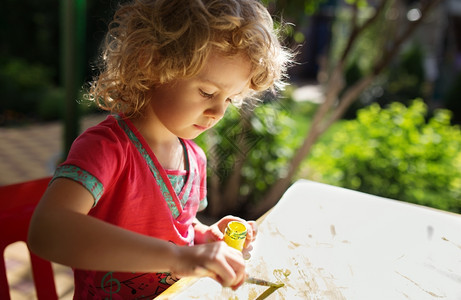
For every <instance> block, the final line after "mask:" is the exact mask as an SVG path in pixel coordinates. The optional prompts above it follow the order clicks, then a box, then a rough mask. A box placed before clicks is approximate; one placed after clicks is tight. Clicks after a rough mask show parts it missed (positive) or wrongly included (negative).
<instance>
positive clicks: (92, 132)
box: [53, 118, 125, 205]
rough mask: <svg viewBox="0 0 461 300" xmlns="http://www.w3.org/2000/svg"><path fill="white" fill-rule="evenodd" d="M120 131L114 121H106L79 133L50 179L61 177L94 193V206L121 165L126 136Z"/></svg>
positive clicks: (116, 176)
mask: <svg viewBox="0 0 461 300" xmlns="http://www.w3.org/2000/svg"><path fill="white" fill-rule="evenodd" d="M112 119H113V118H112ZM119 130H120V128H119V127H118V126H117V124H116V121H115V120H113V122H109V121H108V120H106V121H104V122H103V123H101V124H99V125H97V126H95V127H92V128H90V129H88V130H87V131H85V132H84V133H82V135H80V136H79V137H78V138H77V139H76V140H75V141H74V143H73V144H72V147H71V149H70V151H69V155H68V157H67V159H66V160H65V161H64V162H63V163H62V164H61V165H59V166H58V168H57V169H56V172H55V174H54V177H53V180H54V179H55V178H59V177H64V178H69V179H72V180H74V181H76V182H78V183H80V184H82V185H83V186H84V187H85V188H86V189H88V191H89V192H90V193H91V194H92V195H93V197H94V205H96V204H97V202H98V201H99V199H100V198H101V196H102V195H103V193H104V190H105V188H107V187H109V186H111V184H112V183H113V182H114V180H115V179H116V178H118V176H119V172H120V170H121V169H122V168H121V166H122V165H123V164H124V160H125V156H124V155H123V146H122V145H123V144H124V141H123V137H124V136H125V135H124V134H123V132H121V131H119Z"/></svg>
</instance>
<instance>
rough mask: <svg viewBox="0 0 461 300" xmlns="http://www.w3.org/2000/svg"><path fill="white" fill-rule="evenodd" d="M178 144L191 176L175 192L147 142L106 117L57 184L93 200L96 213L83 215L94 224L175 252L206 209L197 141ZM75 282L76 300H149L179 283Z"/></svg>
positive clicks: (117, 277) (82, 278)
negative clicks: (69, 182)
mask: <svg viewBox="0 0 461 300" xmlns="http://www.w3.org/2000/svg"><path fill="white" fill-rule="evenodd" d="M181 143H182V144H183V147H184V149H185V154H186V158H187V165H188V168H187V169H188V172H187V176H186V177H185V179H184V184H183V186H182V188H181V187H180V190H179V191H178V192H176V191H175V190H174V188H173V186H172V184H171V182H170V180H169V178H168V174H167V172H166V170H164V169H163V167H162V166H161V165H160V164H159V162H158V161H157V158H156V157H155V155H154V153H153V152H152V151H151V149H150V147H149V146H148V145H147V143H146V142H145V140H144V138H143V137H142V136H141V135H140V134H139V132H138V131H137V130H136V128H135V127H134V126H133V124H132V123H131V122H130V121H129V120H127V119H122V118H121V117H120V116H109V117H108V118H107V119H106V120H105V121H103V122H101V123H100V124H98V125H97V126H95V127H92V128H90V129H88V130H87V131H85V132H84V133H83V134H82V135H81V136H79V137H78V138H77V139H76V140H75V142H74V143H73V145H72V148H71V150H70V152H69V155H68V158H67V159H66V161H65V162H64V163H63V164H61V165H60V166H59V167H58V169H57V170H56V173H55V176H54V177H55V178H57V177H67V178H71V179H73V180H75V181H77V182H79V183H81V184H82V185H83V186H85V187H86V188H87V189H88V190H89V191H90V192H91V193H92V194H93V196H94V199H95V203H94V207H93V208H92V209H91V210H90V212H89V213H88V214H89V215H91V216H93V217H96V218H98V219H101V220H104V221H106V222H108V223H111V224H114V225H117V226H120V227H123V228H125V229H128V230H131V231H134V232H138V233H141V234H145V235H148V236H152V237H156V238H159V239H162V240H166V241H170V242H171V243H174V244H177V245H192V244H193V242H194V229H193V227H192V221H193V219H194V217H195V216H196V213H197V211H198V210H201V209H204V208H205V207H206V204H207V201H206V157H205V154H204V153H203V151H202V149H200V148H199V147H198V146H197V145H196V144H195V143H194V142H192V141H189V140H181ZM176 173H177V171H176ZM171 174H173V175H175V172H170V176H171ZM178 174H179V173H178ZM101 238H102V239H104V237H101ZM74 277H75V293H74V299H107V298H108V299H143V298H153V297H155V296H156V295H158V294H160V293H161V292H162V291H164V290H165V289H166V288H168V287H169V286H170V285H171V284H172V283H174V282H175V281H176V278H174V277H172V276H171V275H170V274H168V273H122V272H111V271H110V270H106V271H101V272H99V271H87V270H78V269H76V270H74Z"/></svg>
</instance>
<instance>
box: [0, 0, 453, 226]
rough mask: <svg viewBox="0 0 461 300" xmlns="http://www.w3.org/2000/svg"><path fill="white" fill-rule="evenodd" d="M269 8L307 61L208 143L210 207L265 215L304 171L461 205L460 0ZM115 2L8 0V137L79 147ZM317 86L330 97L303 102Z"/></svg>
mask: <svg viewBox="0 0 461 300" xmlns="http://www.w3.org/2000/svg"><path fill="white" fill-rule="evenodd" d="M265 3H266V4H267V5H268V7H269V9H270V11H271V13H273V14H274V16H276V21H277V22H276V25H277V26H279V24H280V22H278V21H281V20H283V21H284V22H285V23H288V25H287V26H283V27H279V29H280V34H281V35H282V36H283V37H284V42H285V45H286V47H289V48H291V49H293V50H294V51H296V53H297V55H296V61H297V63H296V64H295V65H293V66H292V68H291V69H290V78H289V80H288V82H289V85H288V86H287V87H286V89H285V91H283V92H281V93H279V94H277V95H273V94H270V93H267V94H264V95H262V96H261V99H262V100H261V102H260V103H259V104H258V105H257V106H255V107H251V109H248V108H245V109H244V110H241V111H239V110H237V109H230V111H228V113H227V114H226V116H225V118H224V120H223V121H222V122H220V123H219V125H218V126H217V127H216V128H215V129H213V130H212V131H210V132H208V133H206V134H203V135H202V136H200V137H199V138H198V139H197V142H198V143H199V144H200V145H201V146H202V147H203V148H205V152H206V153H207V155H208V163H209V175H208V183H209V196H208V201H209V208H208V209H207V210H206V211H205V215H206V216H207V217H210V218H218V217H220V216H222V215H224V214H235V215H240V216H242V217H247V218H257V217H259V216H260V215H262V214H263V213H264V212H265V211H267V210H268V209H269V208H270V207H272V206H273V205H274V204H275V203H276V201H277V200H278V199H279V198H280V196H281V194H282V193H283V191H284V190H285V189H286V188H287V187H288V186H289V185H290V184H291V183H292V182H294V181H295V180H296V179H298V178H307V179H311V180H315V181H318V182H324V183H328V184H332V185H337V186H342V187H346V188H350V189H354V190H358V191H363V192H366V193H370V194H375V195H379V196H384V197H388V198H393V199H397V200H402V201H408V202H413V203H418V204H422V205H427V206H431V207H435V208H439V209H443V210H448V211H452V212H456V213H460V212H461V151H460V150H461V132H460V129H459V126H458V124H459V123H460V122H461V101H460V99H459V97H460V95H461V72H460V70H461V45H460V44H461V30H460V27H459V24H460V16H461V3H460V1H458V0H436V1H425V0H420V1H412V0H382V1H381V0H376V1H371V0H369V1H366V0H344V1H340V0H337V1H335V0H324V1H322V0H292V1H283V0H279V1H274V0H266V1H265ZM116 7H117V1H114V0H94V1H86V2H85V1H83V0H76V1H61V2H58V1H56V0H41V1H37V0H24V1H21V2H20V4H19V2H17V1H14V0H6V1H4V2H3V9H2V10H1V11H0V15H1V18H0V22H1V23H0V31H1V36H2V37H3V38H2V43H1V44H0V91H1V95H2V97H1V100H0V131H1V130H7V129H9V128H21V127H28V126H34V125H35V124H43V123H47V122H56V121H58V122H63V124H65V128H66V130H65V133H66V134H65V136H64V137H63V142H62V148H63V153H65V152H66V149H68V147H69V143H70V142H71V141H72V140H73V139H74V138H75V136H76V134H78V132H80V123H79V122H80V120H81V118H82V117H83V116H86V115H95V114H96V115H97V114H101V113H102V112H99V111H98V110H97V109H96V108H94V107H92V106H90V105H89V104H88V103H87V102H85V101H84V95H83V93H84V89H83V88H82V87H83V85H84V83H85V82H88V81H89V80H91V78H92V77H93V76H94V75H95V74H94V65H95V62H96V60H97V59H98V57H97V55H98V54H97V53H98V51H97V50H98V47H99V43H100V41H101V40H102V37H103V35H104V33H105V30H106V27H107V23H108V21H109V17H110V16H111V15H112V13H113V11H114V10H115V9H116ZM306 85H309V86H312V85H314V86H316V87H317V89H318V90H319V91H320V92H321V93H320V94H319V95H318V97H315V98H302V97H301V98H300V97H299V96H298V95H299V94H301V95H302V93H299V92H300V91H301V90H302V88H303V87H304V86H306ZM53 155H55V153H50V159H51V157H52V156H53ZM64 155H65V154H64ZM61 159H62V158H61ZM306 197H307V198H308V195H306Z"/></svg>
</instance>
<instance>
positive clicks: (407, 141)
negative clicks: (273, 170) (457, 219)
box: [309, 100, 461, 213]
mask: <svg viewBox="0 0 461 300" xmlns="http://www.w3.org/2000/svg"><path fill="white" fill-rule="evenodd" d="M426 115H427V107H426V105H425V104H424V103H423V102H422V101H421V100H415V101H414V102H413V103H412V104H411V105H410V106H409V107H406V106H404V105H403V104H401V103H398V102H396V103H392V104H391V105H390V106H389V107H388V108H386V109H382V108H381V107H380V106H379V105H378V104H373V105H371V106H369V107H367V108H364V109H361V110H359V111H358V117H357V119H356V120H351V121H344V122H343V123H341V125H340V126H337V127H336V128H337V129H336V131H335V133H334V134H333V135H332V136H331V137H330V139H327V140H323V141H322V142H320V143H318V144H317V145H316V146H315V147H314V148H313V151H312V155H311V157H310V158H309V168H310V169H311V170H310V171H311V172H312V174H313V177H315V179H316V180H319V181H322V182H325V183H329V184H333V185H337V186H342V187H345V188H350V189H354V190H359V191H362V192H366V193H370V194H374V195H379V196H383V197H388V198H393V199H398V200H403V201H407V202H412V203H418V204H421V205H426V206H431V207H435V208H439V209H443V210H449V211H453V212H457V213H460V212H461V131H460V128H459V127H458V126H452V125H450V118H451V113H450V112H449V111H447V110H438V111H436V112H435V113H434V115H433V117H432V118H430V119H429V120H426Z"/></svg>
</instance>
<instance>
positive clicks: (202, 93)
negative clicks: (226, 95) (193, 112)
mask: <svg viewBox="0 0 461 300" xmlns="http://www.w3.org/2000/svg"><path fill="white" fill-rule="evenodd" d="M200 95H202V97H205V98H209V99H211V98H213V96H214V95H213V94H208V93H205V92H204V91H202V90H200Z"/></svg>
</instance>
